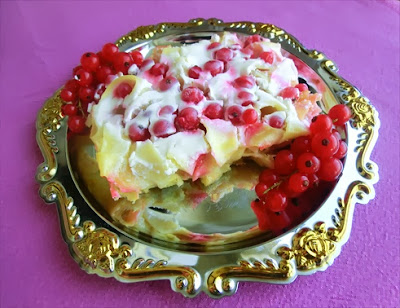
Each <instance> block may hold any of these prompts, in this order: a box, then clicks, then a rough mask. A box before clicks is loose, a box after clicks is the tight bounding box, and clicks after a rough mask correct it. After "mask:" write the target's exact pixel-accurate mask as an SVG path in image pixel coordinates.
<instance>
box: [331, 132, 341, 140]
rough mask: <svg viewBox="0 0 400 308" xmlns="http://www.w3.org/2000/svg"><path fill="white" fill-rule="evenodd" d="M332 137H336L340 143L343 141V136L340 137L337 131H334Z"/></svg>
mask: <svg viewBox="0 0 400 308" xmlns="http://www.w3.org/2000/svg"><path fill="white" fill-rule="evenodd" d="M332 135H334V136H335V137H336V139H337V140H338V142H340V141H341V140H342V135H340V133H339V132H338V131H337V130H336V129H332Z"/></svg>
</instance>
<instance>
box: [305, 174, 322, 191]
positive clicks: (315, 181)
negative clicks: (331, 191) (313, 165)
mask: <svg viewBox="0 0 400 308" xmlns="http://www.w3.org/2000/svg"><path fill="white" fill-rule="evenodd" d="M307 177H308V181H309V182H310V185H309V187H310V188H312V187H317V186H318V184H319V178H318V176H317V175H316V174H315V173H311V174H307Z"/></svg>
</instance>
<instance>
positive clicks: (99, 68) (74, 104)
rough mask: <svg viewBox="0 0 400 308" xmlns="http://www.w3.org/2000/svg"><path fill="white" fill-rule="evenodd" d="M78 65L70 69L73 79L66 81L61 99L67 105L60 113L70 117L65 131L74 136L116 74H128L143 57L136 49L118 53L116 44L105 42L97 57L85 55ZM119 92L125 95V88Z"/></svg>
mask: <svg viewBox="0 0 400 308" xmlns="http://www.w3.org/2000/svg"><path fill="white" fill-rule="evenodd" d="M80 63H81V64H80V65H79V66H77V67H75V68H74V69H73V71H72V76H73V78H72V79H71V80H68V81H67V82H66V84H65V85H64V88H63V89H62V90H61V93H60V97H61V98H62V99H63V100H64V101H65V102H66V104H64V105H63V107H62V113H63V114H64V115H66V116H69V119H68V128H69V130H70V131H71V132H73V133H81V132H83V131H84V129H85V118H86V116H87V112H88V110H87V109H88V105H89V103H92V102H93V103H97V102H98V101H99V99H100V96H101V94H103V92H104V91H105V87H106V85H107V84H109V83H111V81H112V80H113V79H115V78H117V76H118V75H121V74H124V75H126V74H128V70H129V69H130V68H132V66H133V65H136V66H137V67H140V66H141V65H142V63H143V56H142V54H141V53H140V52H139V51H136V50H135V51H132V52H130V53H127V52H121V51H119V49H118V47H117V46H116V45H114V44H112V43H107V44H105V45H104V46H103V48H102V50H101V51H100V52H98V53H97V54H96V53H93V52H86V53H84V54H83V55H82V57H81V61H80ZM119 90H120V92H121V95H124V94H125V95H126V92H127V90H128V89H125V90H124V89H119ZM129 92H130V91H129ZM129 92H128V93H129Z"/></svg>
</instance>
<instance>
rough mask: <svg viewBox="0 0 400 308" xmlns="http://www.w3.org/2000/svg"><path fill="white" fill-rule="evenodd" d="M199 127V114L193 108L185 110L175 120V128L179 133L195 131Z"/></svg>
mask: <svg viewBox="0 0 400 308" xmlns="http://www.w3.org/2000/svg"><path fill="white" fill-rule="evenodd" d="M199 125H200V120H199V114H198V112H197V110H196V109H194V108H191V107H188V108H185V109H183V110H182V111H181V112H179V114H178V116H177V117H176V118H175V126H176V128H177V129H178V130H179V131H187V130H194V129H197V128H198V127H199Z"/></svg>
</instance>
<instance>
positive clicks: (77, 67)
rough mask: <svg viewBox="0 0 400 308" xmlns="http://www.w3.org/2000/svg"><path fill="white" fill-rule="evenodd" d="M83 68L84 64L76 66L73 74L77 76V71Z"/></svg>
mask: <svg viewBox="0 0 400 308" xmlns="http://www.w3.org/2000/svg"><path fill="white" fill-rule="evenodd" d="M81 68H83V67H82V65H78V66H75V67H74V68H73V69H72V76H74V77H75V75H76V72H77V71H79V70H80V69H81Z"/></svg>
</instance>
